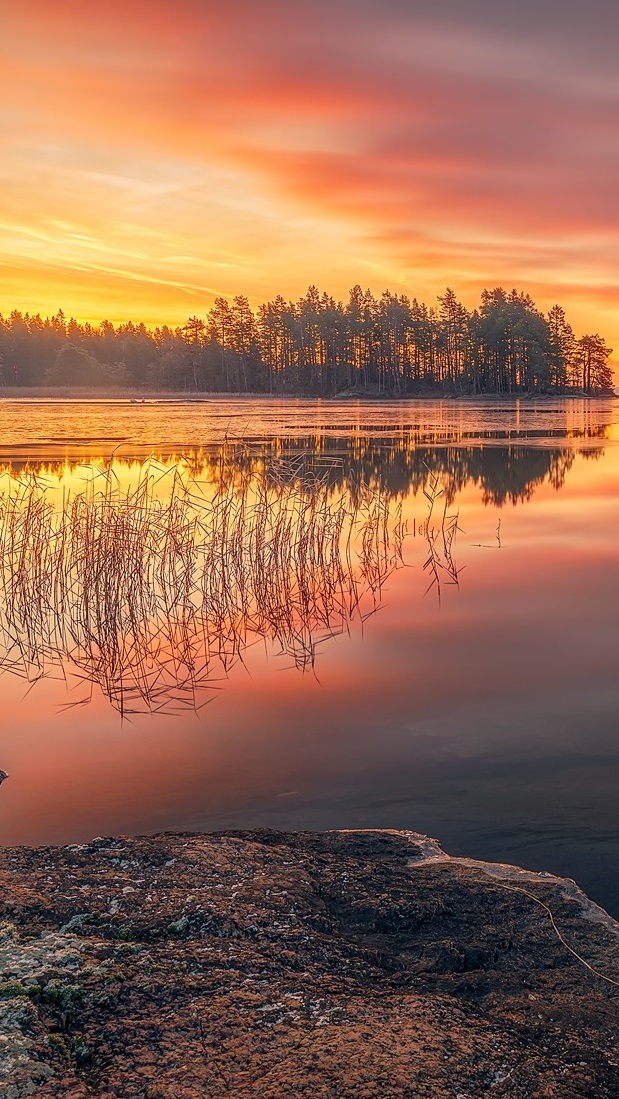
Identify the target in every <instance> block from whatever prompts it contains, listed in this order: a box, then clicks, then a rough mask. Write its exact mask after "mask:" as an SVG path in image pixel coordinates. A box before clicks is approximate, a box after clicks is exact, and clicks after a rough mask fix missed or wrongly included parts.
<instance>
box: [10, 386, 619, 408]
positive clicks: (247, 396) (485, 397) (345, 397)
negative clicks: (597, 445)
mask: <svg viewBox="0 0 619 1099" xmlns="http://www.w3.org/2000/svg"><path fill="white" fill-rule="evenodd" d="M617 396H619V389H616V390H614V392H611V391H604V392H599V393H579V392H575V391H569V392H566V393H533V394H532V393H476V394H472V393H467V394H445V393H418V394H414V393H407V394H402V395H397V394H393V393H377V392H375V391H372V390H362V389H357V390H343V391H341V392H340V393H335V394H333V395H330V396H326V397H325V396H322V397H321V396H320V395H319V394H310V393H217V392H194V391H189V390H154V389H149V390H145V389H135V388H128V389H123V388H102V387H97V386H68V387H61V386H2V387H0V403H1V402H2V401H15V400H33V401H36V400H50V401H58V402H62V401H122V402H129V403H134V404H138V405H139V404H141V403H159V404H161V403H171V404H173V403H181V404H208V403H210V402H212V401H233V402H238V401H324V402H326V403H331V402H333V401H361V402H368V403H375V402H377V401H387V402H389V403H394V404H404V403H406V402H414V403H416V404H417V403H426V402H427V403H431V404H436V403H437V402H438V401H448V402H450V403H452V402H457V403H467V404H487V405H496V404H514V405H515V404H517V403H518V402H520V401H526V402H527V403H528V402H530V401H540V402H546V401H550V400H554V401H563V400H565V401H574V400H578V401H598V400H608V399H609V398H613V397H617Z"/></svg>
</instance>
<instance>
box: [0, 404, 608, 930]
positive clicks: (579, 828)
mask: <svg viewBox="0 0 619 1099" xmlns="http://www.w3.org/2000/svg"><path fill="white" fill-rule="evenodd" d="M0 427H1V432H0V462H2V464H3V465H5V466H8V467H10V469H11V470H12V472H13V473H14V474H15V475H17V476H24V471H26V470H27V469H33V468H34V469H36V470H37V473H38V476H39V478H41V479H43V480H45V483H46V485H47V487H48V489H49V491H52V492H53V493H55V494H56V496H58V494H62V490H63V488H64V489H65V490H66V489H67V488H68V487H70V488H71V490H72V491H74V490H75V485H76V484H77V483H79V481H80V478H82V479H83V478H84V477H86V476H87V475H88V472H87V471H88V470H89V469H90V470H92V468H93V463H94V464H95V465H96V466H97V467H98V468H102V469H108V470H109V469H110V468H112V469H113V470H114V474H115V475H117V476H118V478H119V480H120V481H122V482H123V483H129V482H130V481H131V478H135V477H136V476H137V475H138V471H139V467H140V463H142V462H143V461H144V460H145V459H147V458H148V456H149V455H154V456H155V457H156V459H157V461H158V462H160V463H162V468H166V464H167V467H170V466H171V465H172V463H173V462H174V461H176V460H178V459H182V460H183V461H184V463H185V467H186V468H189V469H190V470H191V471H192V472H193V473H194V475H195V476H196V477H197V478H202V479H204V480H208V478H210V477H212V475H213V469H214V468H215V467H216V464H217V461H218V460H219V459H218V456H219V455H220V454H221V448H222V446H223V447H225V450H226V460H227V461H229V462H231V463H232V465H233V467H234V468H235V469H236V471H237V472H238V474H239V476H240V475H241V473H242V472H243V471H245V472H247V471H254V472H256V471H258V473H259V474H261V475H263V474H264V473H265V471H266V472H267V474H268V471H269V470H270V469H272V468H273V465H274V463H275V464H277V463H278V462H281V460H282V459H284V460H285V461H288V459H293V465H292V466H287V467H286V468H287V469H288V473H287V476H289V478H292V479H293V478H294V477H295V476H297V475H299V476H300V475H301V474H300V473H299V471H300V470H303V471H304V472H303V475H305V473H307V471H310V472H311V473H312V474H313V475H317V476H320V477H324V478H325V479H326V482H327V485H328V490H329V493H330V494H331V497H332V498H333V499H335V498H337V497H338V494H340V495H342V494H343V495H346V494H350V493H354V492H355V491H357V490H358V486H359V484H360V483H361V481H363V483H364V484H365V485H366V486H367V487H368V490H369V491H371V492H372V493H374V494H380V495H381V496H382V497H383V498H386V499H387V500H388V501H389V505H390V507H392V508H395V507H397V505H398V504H399V505H401V509H402V518H403V520H405V521H406V523H407V527H408V537H407V538H406V539H405V541H404V546H403V562H401V563H400V567H397V568H394V569H393V570H390V575H389V576H388V578H387V579H386V580H385V583H384V584H383V585H382V586H381V590H380V593H379V598H378V600H377V609H376V613H373V614H369V616H367V617H366V616H365V615H364V617H363V620H362V619H361V618H359V617H358V618H357V619H356V620H354V621H351V622H350V623H349V624H348V627H347V628H345V629H343V630H342V631H340V632H336V633H335V634H334V635H333V636H331V635H330V631H329V630H328V629H325V630H324V631H323V636H322V637H319V638H318V645H317V649H316V659H315V663H314V665H313V669H311V668H310V669H309V670H306V671H305V672H304V673H303V672H300V671H299V668H298V666H295V661H294V660H293V659H291V657H290V653H289V652H288V653H282V652H281V651H280V650H281V646H280V645H278V644H276V643H275V642H274V641H272V640H271V641H269V639H268V638H265V637H263V638H262V640H261V641H260V643H258V644H249V645H248V647H247V648H246V649H245V650H244V651H243V657H242V660H239V661H236V662H234V663H233V664H232V665H231V666H230V668H229V670H228V674H227V676H226V677H223V676H222V678H221V682H220V683H218V684H217V689H216V690H215V691H211V695H212V700H211V701H210V702H209V704H208V705H207V706H205V707H204V708H203V709H201V710H199V711H198V712H197V713H194V712H193V711H191V710H190V711H188V712H184V713H182V714H180V715H179V714H176V713H153V714H151V713H144V714H136V715H134V716H133V717H132V719H131V721H127V720H125V721H121V720H120V718H119V715H118V713H117V711H116V710H115V709H114V707H113V706H112V705H111V703H110V700H109V698H108V697H106V695H105V692H104V691H102V690H101V689H100V688H99V687H98V686H95V689H94V690H93V691H92V699H91V701H89V702H88V704H85V705H83V706H76V707H70V708H68V709H67V708H66V703H67V702H74V701H76V700H77V699H79V698H80V697H81V696H80V695H79V690H80V689H81V687H80V685H79V684H76V683H75V682H74V681H71V680H69V681H68V683H67V684H65V683H63V682H61V681H58V680H57V679H52V678H50V679H43V680H41V681H40V682H36V683H34V684H33V685H31V689H29V685H28V684H27V683H24V681H23V680H21V679H19V678H17V677H16V676H15V675H13V674H11V673H5V674H4V675H3V676H2V677H1V678H0V691H1V695H2V708H3V715H4V716H3V731H2V736H1V740H0V766H1V767H3V768H4V769H5V770H7V771H9V772H10V774H11V778H10V780H9V781H8V782H6V783H5V784H4V785H3V786H2V790H1V791H0V829H1V835H2V841H3V842H4V843H7V844H12V843H32V844H34V843H36V844H38V843H47V842H49V843H56V842H74V841H81V840H86V839H88V838H91V837H92V836H94V835H100V834H113V833H126V834H138V833H144V832H152V831H156V830H161V829H212V828H228V827H254V826H259V825H260V826H262V825H271V826H273V827H277V828H339V827H348V828H350V827H392V828H413V829H416V830H418V831H424V832H428V833H430V834H432V835H434V836H436V837H437V838H438V839H439V840H440V842H441V843H442V845H443V846H444V847H445V849H446V850H448V851H450V852H451V853H454V854H468V855H471V856H474V857H480V858H492V859H501V860H503V861H513V862H517V863H519V864H521V865H524V866H528V867H532V868H536V869H548V870H552V871H554V872H557V873H559V874H563V875H567V876H569V877H573V878H575V879H576V880H577V881H578V883H579V884H580V885H582V886H583V888H585V889H586V890H587V892H588V893H589V894H590V895H591V896H593V897H594V898H595V899H597V900H599V901H600V902H601V903H603V904H604V905H605V906H606V907H607V908H609V909H610V910H611V911H613V912H614V913H615V914H617V913H619V891H618V886H617V884H616V883H617V882H618V881H619V810H618V809H617V797H616V791H617V785H618V780H619V736H618V730H619V720H618V718H619V676H618V674H617V672H618V667H617V665H618V656H617V652H618V648H617V608H618V606H619V600H618V596H619V570H618V563H619V553H618V548H617V530H618V525H617V519H618V518H619V448H618V446H617V442H618V441H619V402H617V401H613V400H608V401H578V400H570V401H567V402H560V401H549V400H544V401H542V400H540V401H531V400H529V401H521V402H520V403H519V404H515V405H507V404H506V405H500V404H499V403H497V402H494V403H492V404H490V403H489V404H475V403H474V402H468V401H467V402H458V401H449V402H441V401H436V402H427V403H422V402H402V403H394V402H384V403H382V402H372V403H371V404H365V405H364V404H357V403H352V402H351V403H349V402H342V403H338V402H314V401H283V400H280V401H271V402H270V401H267V400H255V401H244V400H238V401H235V400H223V401H218V400H211V401H207V402H205V403H200V404H196V405H193V404H191V405H188V404H183V403H178V404H174V405H157V404H140V405H129V404H127V403H123V402H108V403H101V402H98V403H90V404H84V403H80V402H72V403H69V404H64V405H63V404H62V403H54V402H21V401H20V402H3V403H2V404H1V405H0ZM294 463H296V464H294ZM433 484H434V485H435V486H436V488H435V495H436V493H438V492H440V491H442V493H443V495H442V496H441V497H438V496H437V501H436V502H435V505H434V506H435V511H434V520H433V522H434V524H435V526H436V529H437V530H438V526H439V525H440V524H438V518H440V515H441V508H443V509H444V514H445V515H446V516H447V517H448V520H449V522H451V523H452V526H453V522H454V519H453V517H454V516H457V526H458V530H457V533H456V536H455V540H454V542H453V545H451V544H450V545H451V557H452V560H451V564H452V565H453V568H452V569H451V570H450V568H449V567H447V566H448V562H446V560H445V557H444V553H443V551H444V546H442V544H441V542H440V539H439V540H438V541H437V543H436V549H437V553H438V554H439V558H440V560H439V561H438V562H437V563H436V565H437V567H436V568H435V569H433V566H432V562H430V564H429V565H428V559H429V544H428V536H427V535H428V531H427V519H428V509H429V502H428V492H429V489H430V488H431V487H432V485H433ZM431 494H432V493H430V495H431ZM437 524H438V525H437ZM441 554H443V556H442V558H441ZM424 566H425V567H424ZM435 573H436V576H435V575H434V574H435ZM439 582H440V591H439ZM428 588H429V590H428ZM439 596H440V598H439ZM369 609H373V607H372V608H369V607H366V610H369Z"/></svg>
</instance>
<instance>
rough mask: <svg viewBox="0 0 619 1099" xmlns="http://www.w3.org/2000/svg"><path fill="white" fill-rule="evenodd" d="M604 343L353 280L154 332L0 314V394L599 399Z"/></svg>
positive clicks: (549, 324)
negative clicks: (569, 395) (334, 292)
mask: <svg viewBox="0 0 619 1099" xmlns="http://www.w3.org/2000/svg"><path fill="white" fill-rule="evenodd" d="M611 354H612V349H611V348H609V347H607V346H606V342H605V340H604V338H603V337H602V336H600V335H598V334H597V333H596V334H590V335H583V336H581V337H580V338H577V336H576V334H575V333H574V330H573V329H572V326H571V325H570V323H569V321H568V319H567V317H566V314H565V311H564V309H563V308H562V307H561V306H560V305H555V306H553V308H552V309H551V310H550V311H549V312H548V313H547V314H544V313H543V312H541V311H540V310H539V309H538V308H537V307H536V305H535V303H534V301H533V300H532V298H531V297H530V296H529V295H528V294H525V293H522V292H517V291H516V290H512V291H511V292H508V291H506V290H504V289H501V288H497V289H494V290H484V291H483V293H482V295H481V301H480V304H479V307H478V308H476V309H474V310H473V311H469V310H468V309H467V308H466V307H465V306H464V305H463V304H462V303H461V302H460V301H459V300H458V298H457V296H456V294H455V293H454V292H453V290H450V289H447V290H446V291H445V293H444V294H443V295H442V296H439V298H438V300H437V304H436V306H431V307H428V306H427V305H425V304H423V303H422V302H419V301H418V300H417V299H416V298H412V299H411V298H409V297H407V296H406V295H404V294H393V293H390V292H389V291H385V292H384V293H383V294H382V295H381V296H380V297H376V296H375V295H374V294H372V293H371V292H370V291H369V290H366V291H364V290H362V289H361V287H360V286H355V287H354V288H353V289H352V290H351V291H350V294H349V297H348V300H347V301H346V302H338V301H336V300H335V299H334V298H332V297H330V296H329V295H328V294H326V293H321V292H320V291H319V290H318V289H317V288H316V287H315V286H311V287H310V288H309V290H308V291H307V293H306V295H305V296H304V297H302V298H301V299H300V300H299V301H297V302H287V301H285V299H284V298H283V297H280V296H278V297H276V298H275V299H274V300H273V301H269V302H267V303H265V304H263V305H260V306H259V307H258V308H257V309H256V310H254V309H252V308H251V306H250V303H249V301H248V299H247V298H246V297H244V296H237V297H235V298H234V299H233V300H232V301H229V300H228V299H226V298H223V297H219V298H216V299H215V302H214V304H213V307H212V308H211V309H210V311H209V312H208V314H207V315H205V317H203V318H201V317H198V316H192V317H190V318H189V319H188V321H187V323H186V324H185V325H183V326H180V327H176V328H172V327H169V326H168V325H162V326H161V327H156V328H154V329H149V328H147V327H146V325H144V324H135V323H133V322H129V323H125V324H117V325H114V324H112V323H111V322H110V321H107V320H104V321H101V323H100V324H96V325H92V324H89V323H78V321H76V320H75V319H72V318H70V319H67V317H66V316H65V314H64V313H63V312H62V310H60V311H59V312H58V313H56V315H55V316H53V317H48V318H45V319H43V318H42V317H41V316H40V315H39V314H30V313H20V312H17V311H14V312H12V313H11V314H10V315H9V316H3V315H2V314H0V386H2V387H13V386H18V387H29V386H52V387H56V386H57V387H75V386H96V387H103V388H109V389H112V388H113V389H119V388H125V387H126V388H131V389H138V390H139V389H142V390H145V391H146V390H149V391H151V390H155V391H177V392H178V391H180V392H186V393H204V392H219V393H269V394H290V395H294V394H307V395H313V396H322V397H331V396H335V395H337V394H340V393H352V394H355V393H358V394H367V395H377V396H380V395H385V396H396V397H397V396H405V395H419V394H428V395H430V394H437V395H440V394H445V395H466V394H471V395H475V394H484V393H492V394H509V393H512V394H518V393H530V394H535V393H551V392H552V393H563V392H584V393H595V392H605V391H609V390H611V388H612V385H613V375H612V369H611V367H610V365H609V358H610V355H611Z"/></svg>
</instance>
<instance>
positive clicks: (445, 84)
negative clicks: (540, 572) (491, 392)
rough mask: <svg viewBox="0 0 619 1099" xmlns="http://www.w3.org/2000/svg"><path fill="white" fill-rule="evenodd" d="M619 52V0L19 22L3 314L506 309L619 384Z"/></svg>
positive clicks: (31, 15) (274, 1)
mask: <svg viewBox="0 0 619 1099" xmlns="http://www.w3.org/2000/svg"><path fill="white" fill-rule="evenodd" d="M618 44H619V5H617V4H616V3H614V2H613V3H610V2H606V0H587V3H585V2H583V0H535V2H533V0H518V3H514V2H513V0H494V2H490V0H467V3H463V2H462V0H432V3H427V2H426V3H421V2H419V0H311V2H310V0H260V3H256V2H255V0H253V2H250V0H226V3H221V2H217V3H215V2H214V0H175V3H174V4H171V3H170V2H169V0H131V2H130V3H128V2H127V0H123V2H122V3H121V2H120V0H105V2H101V0H88V2H85V0H55V2H50V0H2V3H1V4H0V312H2V313H4V314H7V313H9V312H10V311H11V309H13V308H18V309H21V310H24V311H25V310H29V311H31V312H41V313H43V314H44V315H45V314H48V313H54V312H56V310H57V309H59V308H62V309H63V310H64V311H65V313H66V314H67V315H71V316H75V317H77V318H78V319H80V320H91V321H97V320H100V319H102V318H104V317H106V318H108V319H111V320H113V321H122V320H127V319H134V320H144V321H146V322H147V323H148V324H158V323H163V322H167V323H183V322H184V321H185V320H186V318H187V317H188V316H189V315H190V314H198V315H204V314H205V313H206V312H207V311H208V309H209V308H210V306H211V305H212V302H213V299H214V297H215V296H217V295H224V296H226V297H232V296H234V295H236V294H246V295H248V297H249V298H250V301H251V302H252V303H253V304H257V303H258V302H260V301H264V300H266V299H268V298H269V297H272V296H274V295H275V294H277V293H282V294H283V295H284V296H285V297H286V298H295V297H298V296H299V295H300V294H302V293H303V292H304V291H305V289H306V288H307V286H308V285H309V284H310V283H314V284H317V285H318V286H319V287H320V288H321V289H325V290H327V291H328V292H330V293H332V294H333V295H334V296H336V297H338V298H345V297H346V294H347V291H348V289H349V288H350V287H351V286H353V285H354V284H356V283H360V284H361V285H362V286H363V287H364V288H365V287H370V288H371V289H372V290H374V291H376V292H378V291H380V290H382V289H384V288H386V287H388V288H389V289H391V290H394V291H397V292H401V293H408V294H409V295H410V296H416V297H418V298H420V299H422V300H426V301H432V300H433V299H434V297H435V295H436V294H438V293H442V292H443V291H444V289H445V287H446V286H450V287H452V288H453V289H454V290H455V291H456V292H457V293H458V295H459V296H460V297H461V299H462V300H463V301H464V302H465V304H467V305H468V306H469V307H472V306H473V305H475V304H476V302H477V300H478V296H479V292H480V290H481V288H482V287H484V286H487V287H493V286H497V285H504V286H506V287H507V288H508V289H511V288H512V287H516V288H517V289H523V290H526V291H528V292H530V293H531V294H532V296H533V297H534V298H535V300H536V301H537V302H538V304H539V305H540V307H542V308H544V309H547V308H549V307H550V306H552V305H553V304H554V303H555V302H556V301H559V302H561V303H562V304H563V305H564V306H565V308H566V310H567V312H568V316H569V317H570V319H571V320H572V323H573V324H574V327H575V329H576V332H577V335H581V334H583V333H585V332H595V331H599V332H600V333H601V334H602V335H604V336H605V337H606V339H607V341H608V343H609V344H610V345H611V346H612V347H614V348H615V349H616V350H615V353H614V356H613V358H614V360H615V361H616V362H619V308H618V306H619V290H618V285H617V271H618V268H619V187H618V185H617V184H618V180H619V173H618V168H619V67H618V66H617V59H616V55H617V46H618Z"/></svg>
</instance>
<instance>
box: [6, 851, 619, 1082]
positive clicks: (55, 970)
mask: <svg viewBox="0 0 619 1099" xmlns="http://www.w3.org/2000/svg"><path fill="white" fill-rule="evenodd" d="M618 1034H619V925H617V924H616V923H615V922H614V921H613V920H611V918H610V917H609V916H607V915H606V913H604V912H603V911H602V910H601V909H599V908H596V906H595V905H593V904H592V903H590V902H589V901H588V900H587V898H586V897H584V895H583V894H582V893H580V891H579V890H578V889H577V888H576V886H575V885H574V884H573V883H572V882H568V881H563V880H560V879H557V878H554V877H552V876H550V875H540V874H534V873H529V874H528V873H526V872H523V871H518V870H517V869H515V868H513V867H502V866H495V865H492V864H486V863H478V862H474V861H472V860H461V859H450V858H449V857H447V856H446V855H444V854H443V853H442V852H441V851H440V849H439V848H438V847H437V845H436V844H435V843H434V842H433V841H431V840H428V839H427V837H423V836H419V835H417V834H415V833H407V832H376V831H373V832H326V833H294V834H285V833H278V832H270V831H265V832H238V833H226V834H213V835H193V834H192V835H162V836H155V837H149V838H140V839H96V840H93V842H92V843H89V844H87V845H75V846H71V847H63V848H37V849H34V848H15V849H4V850H2V851H0V1094H1V1095H2V1097H3V1099H22V1097H23V1096H34V1097H35V1099H57V1097H58V1099H59V1097H61V1096H62V1097H63V1099H86V1097H89V1096H90V1097H92V1096H95V1097H97V1099H250V1097H251V1099H291V1097H296V1096H307V1097H308V1099H309V1097H311V1099H321V1097H322V1099H395V1097H398V1099H421V1097H424V1099H481V1097H485V1096H490V1097H496V1099H500V1097H504V1099H505V1097H509V1099H518V1097H522V1099H524V1097H527V1099H538V1097H539V1099H541V1097H547V1096H553V1097H557V1099H577V1097H578V1099H616V1097H617V1096H618V1095H619V1047H618Z"/></svg>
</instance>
